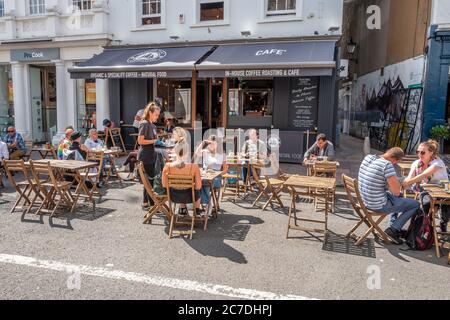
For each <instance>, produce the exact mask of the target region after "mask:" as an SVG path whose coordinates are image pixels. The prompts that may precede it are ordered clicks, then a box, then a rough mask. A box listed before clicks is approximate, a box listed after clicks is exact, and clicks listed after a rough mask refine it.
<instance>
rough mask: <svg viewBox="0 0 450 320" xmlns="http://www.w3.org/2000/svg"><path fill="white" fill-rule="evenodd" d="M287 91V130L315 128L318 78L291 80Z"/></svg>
mask: <svg viewBox="0 0 450 320" xmlns="http://www.w3.org/2000/svg"><path fill="white" fill-rule="evenodd" d="M290 81H291V83H290V91H289V95H290V98H289V128H290V129H293V130H296V131H297V130H298V131H306V130H314V128H315V127H317V115H318V110H317V109H318V99H319V78H317V77H309V78H292V79H291V80H290Z"/></svg>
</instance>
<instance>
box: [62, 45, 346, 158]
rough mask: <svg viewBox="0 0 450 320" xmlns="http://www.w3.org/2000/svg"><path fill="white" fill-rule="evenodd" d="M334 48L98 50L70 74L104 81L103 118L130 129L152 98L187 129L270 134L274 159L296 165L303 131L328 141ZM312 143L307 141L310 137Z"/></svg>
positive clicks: (334, 93)
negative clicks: (276, 143) (276, 151)
mask: <svg viewBox="0 0 450 320" xmlns="http://www.w3.org/2000/svg"><path fill="white" fill-rule="evenodd" d="M336 56H337V55H336V42H335V41H331V40H323V41H304V42H271V43H262V42H261V43H251V44H223V45H216V46H213V45H211V46H206V45H205V46H190V47H187V46H186V47H170V48H133V49H123V48H120V49H106V50H105V51H104V52H103V53H101V54H99V55H97V56H95V57H94V58H92V59H90V60H88V61H87V62H85V63H83V64H80V65H78V66H76V67H74V68H72V69H71V70H69V71H70V72H71V77H72V78H73V79H83V78H96V79H109V83H110V84H109V87H110V98H109V100H110V113H111V119H113V120H115V121H116V122H117V123H122V124H125V125H126V124H130V123H132V120H133V118H134V115H135V113H136V111H137V110H139V109H141V108H142V107H143V106H145V104H146V103H147V102H148V101H151V100H157V101H158V102H159V103H160V104H161V106H162V109H163V116H170V117H173V118H175V119H177V122H178V124H179V125H180V126H183V127H186V128H188V129H193V128H194V127H195V121H201V122H202V125H203V127H204V128H216V127H224V128H227V129H238V128H242V129H244V130H245V129H249V128H257V129H269V130H270V129H278V130H279V131H280V138H281V146H280V158H281V159H280V160H281V161H284V162H294V163H295V162H299V161H301V160H302V155H303V153H304V151H305V150H304V149H305V148H306V145H305V143H304V140H305V137H306V133H307V132H317V131H318V132H323V133H326V134H327V135H328V136H329V137H330V140H334V136H335V122H336V121H335V120H336V96H337V91H336V89H337V85H336ZM311 139H313V138H311Z"/></svg>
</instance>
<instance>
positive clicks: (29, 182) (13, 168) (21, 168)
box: [4, 160, 39, 213]
mask: <svg viewBox="0 0 450 320" xmlns="http://www.w3.org/2000/svg"><path fill="white" fill-rule="evenodd" d="M4 166H5V171H6V174H7V175H8V180H9V183H10V184H11V186H13V187H14V189H16V191H17V193H18V198H17V200H16V202H15V203H14V206H13V207H12V209H11V211H10V213H13V212H15V211H16V208H17V206H18V205H19V203H20V202H21V201H22V200H23V201H24V205H28V206H30V205H31V200H30V195H31V192H35V193H37V194H39V190H38V188H37V187H36V182H35V181H34V180H33V178H32V177H31V176H30V174H29V172H28V170H27V168H26V166H25V161H23V160H5V162H4ZM19 173H21V174H22V175H23V177H24V180H23V181H20V182H16V180H15V178H14V175H17V174H19ZM28 210H29V209H28Z"/></svg>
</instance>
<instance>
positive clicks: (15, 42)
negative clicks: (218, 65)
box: [0, 0, 343, 141]
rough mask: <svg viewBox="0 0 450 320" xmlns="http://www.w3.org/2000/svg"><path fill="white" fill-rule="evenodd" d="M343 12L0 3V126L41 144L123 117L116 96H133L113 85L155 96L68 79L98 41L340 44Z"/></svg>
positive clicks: (210, 2) (210, 4)
mask: <svg viewBox="0 0 450 320" xmlns="http://www.w3.org/2000/svg"><path fill="white" fill-rule="evenodd" d="M342 11H343V0H323V1H317V0H222V1H219V0H126V1H123V0H109V1H107V0H103V1H102V0H95V1H94V0H0V43H1V45H0V74H1V76H0V125H2V126H6V125H7V124H15V126H16V127H17V129H18V131H19V132H22V133H24V134H25V135H26V136H28V137H29V138H30V139H33V140H35V141H48V140H50V138H51V136H52V135H53V134H54V133H56V132H62V131H64V128H65V127H66V126H67V125H74V126H75V127H77V128H88V127H92V126H96V127H101V121H102V120H103V119H105V118H113V119H115V120H116V121H125V120H124V118H126V117H124V116H123V114H122V113H123V112H125V111H126V110H125V111H123V110H119V109H117V108H115V107H114V103H116V101H115V100H116V99H125V100H133V93H132V92H130V93H129V95H128V96H127V97H123V96H122V97H118V96H115V95H114V93H116V92H117V91H118V90H117V88H122V87H124V86H129V87H136V84H137V87H139V86H141V85H143V86H150V93H148V94H147V95H146V98H148V99H152V98H156V97H158V96H160V95H161V94H160V92H158V85H159V84H158V82H157V81H151V80H149V81H148V82H146V83H145V84H141V82H139V83H137V82H136V83H135V82H133V83H132V82H129V83H126V82H124V83H122V82H119V81H118V80H117V81H116V80H114V81H112V80H105V79H77V80H75V79H71V76H70V74H69V72H68V70H69V69H71V68H73V67H74V66H76V65H78V63H81V62H84V61H86V60H88V59H90V58H92V57H93V56H94V55H96V54H99V53H101V52H103V47H104V46H111V45H112V46H113V47H114V48H133V47H139V46H141V47H143V46H149V47H156V46H163V47H169V46H188V45H203V44H205V45H206V44H207V45H213V46H214V45H220V44H223V43H253V42H261V41H264V40H266V41H269V40H270V41H281V40H282V41H316V40H317V41H322V40H331V41H337V40H338V39H339V36H340V33H341V28H342ZM1 71H4V72H1ZM130 81H131V80H130ZM207 81H212V82H211V83H215V82H214V81H215V79H212V80H207ZM179 86H180V87H181V86H182V85H181V84H179ZM211 90H212V92H213V94H214V89H211ZM111 92H112V93H113V94H111ZM195 92H197V93H198V91H194V92H193V93H192V92H191V93H192V95H195ZM217 94H218V95H221V92H218V93H217ZM250 94H251V92H250ZM142 99H145V97H144V98H142ZM142 99H141V100H139V101H137V102H135V104H136V108H140V107H142V101H143V100H142ZM220 99H223V97H222V96H221V97H220ZM111 100H113V101H111ZM221 101H222V100H221ZM130 103H134V102H130ZM123 108H124V109H126V108H125V107H123ZM194 110H195V109H194ZM198 110H199V107H198V108H197V111H198ZM133 112H134V110H133ZM118 113H120V114H118ZM209 117H210V118H211V117H212V116H211V115H210V116H209ZM125 122H126V123H129V121H128V120H127V121H125ZM209 124H211V122H210V123H209Z"/></svg>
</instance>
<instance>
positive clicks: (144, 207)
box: [141, 204, 150, 211]
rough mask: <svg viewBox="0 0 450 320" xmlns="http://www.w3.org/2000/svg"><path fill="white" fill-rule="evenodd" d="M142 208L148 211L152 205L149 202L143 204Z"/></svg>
mask: <svg viewBox="0 0 450 320" xmlns="http://www.w3.org/2000/svg"><path fill="white" fill-rule="evenodd" d="M141 208H142V210H144V211H147V210H148V209H150V206H149V205H148V204H141Z"/></svg>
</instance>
